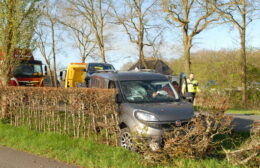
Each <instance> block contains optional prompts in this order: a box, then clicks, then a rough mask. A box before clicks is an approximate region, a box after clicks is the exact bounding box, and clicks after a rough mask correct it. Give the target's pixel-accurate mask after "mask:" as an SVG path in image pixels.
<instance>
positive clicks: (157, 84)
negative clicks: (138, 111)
mask: <svg viewBox="0 0 260 168" xmlns="http://www.w3.org/2000/svg"><path fill="white" fill-rule="evenodd" d="M120 84H121V90H122V94H123V95H124V97H125V99H126V100H127V101H128V102H130V103H153V102H173V101H176V100H178V99H179V95H178V93H177V92H176V90H175V89H174V88H173V86H172V85H171V83H170V82H169V81H158V80H141V81H121V82H120Z"/></svg>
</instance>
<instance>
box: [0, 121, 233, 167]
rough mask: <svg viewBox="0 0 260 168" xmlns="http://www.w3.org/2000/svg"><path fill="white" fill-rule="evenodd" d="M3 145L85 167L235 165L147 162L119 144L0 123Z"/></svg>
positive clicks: (216, 160) (206, 161)
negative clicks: (109, 144)
mask: <svg viewBox="0 0 260 168" xmlns="http://www.w3.org/2000/svg"><path fill="white" fill-rule="evenodd" d="M0 145H2V146H7V147H11V148H14V149H18V150H22V151H27V152H30V153H33V154H36V155H39V156H44V157H47V158H53V159H55V160H59V161H63V162H67V163H71V164H75V165H80V166H82V167H100V168H106V167H112V168H114V167H115V168H117V167H118V168H128V167H129V168H130V167H131V168H138V167H140V168H141V167H158V168H159V167H160V168H162V167H178V168H190V167H194V168H201V167H207V168H217V167H220V168H223V167H225V168H226V167H227V168H232V167H235V166H232V165H228V164H227V162H226V160H225V159H223V158H217V157H211V158H205V159H201V160H193V159H175V160H174V161H173V162H172V163H167V165H165V164H164V165H147V164H145V163H144V161H143V160H142V159H141V155H139V154H138V153H133V152H130V151H127V150H124V149H121V148H118V147H112V146H107V145H103V144H97V143H95V142H93V141H91V140H85V139H73V138H70V137H68V136H63V135H57V134H53V133H38V132H36V131H31V130H28V129H26V128H22V127H11V126H9V125H6V124H1V123H0Z"/></svg>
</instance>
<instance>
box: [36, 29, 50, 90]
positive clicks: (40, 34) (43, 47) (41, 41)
mask: <svg viewBox="0 0 260 168" xmlns="http://www.w3.org/2000/svg"><path fill="white" fill-rule="evenodd" d="M42 28H43V29H44V25H41V24H40V26H39V28H38V30H36V35H37V38H38V40H37V42H36V47H37V48H38V49H39V51H40V53H41V55H42V57H43V59H44V61H45V63H46V64H47V69H48V76H49V77H50V81H51V86H54V78H53V75H52V71H51V69H52V67H51V60H52V59H51V58H52V57H51V52H48V51H47V48H48V46H47V45H48V41H47V39H48V35H47V33H46V32H44V30H43V29H42Z"/></svg>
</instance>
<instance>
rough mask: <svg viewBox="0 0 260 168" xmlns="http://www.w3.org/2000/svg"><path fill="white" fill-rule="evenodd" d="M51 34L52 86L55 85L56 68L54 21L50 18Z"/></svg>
mask: <svg viewBox="0 0 260 168" xmlns="http://www.w3.org/2000/svg"><path fill="white" fill-rule="evenodd" d="M51 36H52V54H53V77H54V81H53V83H54V86H55V87H57V68H56V51H55V47H56V46H55V30H54V23H53V21H52V20H51Z"/></svg>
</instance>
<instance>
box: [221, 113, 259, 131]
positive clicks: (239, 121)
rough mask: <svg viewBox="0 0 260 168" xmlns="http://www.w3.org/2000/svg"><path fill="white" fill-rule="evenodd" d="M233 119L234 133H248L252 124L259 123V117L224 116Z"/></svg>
mask: <svg viewBox="0 0 260 168" xmlns="http://www.w3.org/2000/svg"><path fill="white" fill-rule="evenodd" d="M226 115H230V116H232V117H233V121H232V123H231V125H232V127H233V129H234V131H242V132H249V131H250V129H251V128H252V124H253V123H254V122H260V115H244V114H226Z"/></svg>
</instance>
